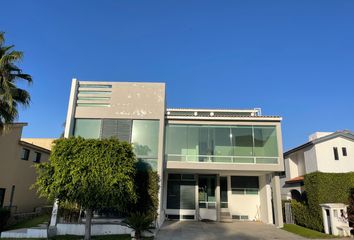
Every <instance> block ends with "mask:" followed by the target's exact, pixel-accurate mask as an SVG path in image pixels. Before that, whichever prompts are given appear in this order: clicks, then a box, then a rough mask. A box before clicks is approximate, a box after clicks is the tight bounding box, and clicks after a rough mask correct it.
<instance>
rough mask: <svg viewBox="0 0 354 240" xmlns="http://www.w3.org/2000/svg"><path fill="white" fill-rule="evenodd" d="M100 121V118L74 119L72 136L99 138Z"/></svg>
mask: <svg viewBox="0 0 354 240" xmlns="http://www.w3.org/2000/svg"><path fill="white" fill-rule="evenodd" d="M101 122H102V121H101V120H100V119H76V120H75V130H74V136H75V137H78V136H80V137H83V138H100V133H101Z"/></svg>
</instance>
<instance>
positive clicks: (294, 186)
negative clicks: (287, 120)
mask: <svg viewBox="0 0 354 240" xmlns="http://www.w3.org/2000/svg"><path fill="white" fill-rule="evenodd" d="M284 165H285V172H284V173H285V174H284V175H282V176H281V179H280V181H281V187H282V198H283V199H284V200H285V199H291V198H297V197H298V196H299V194H300V193H301V192H302V191H303V190H304V175H305V174H308V173H312V172H328V173H346V172H353V171H354V133H353V132H351V131H348V130H342V131H337V132H316V133H314V134H312V135H310V136H309V141H308V142H306V143H304V144H302V145H300V146H298V147H296V148H293V149H290V150H288V151H286V152H285V153H284Z"/></svg>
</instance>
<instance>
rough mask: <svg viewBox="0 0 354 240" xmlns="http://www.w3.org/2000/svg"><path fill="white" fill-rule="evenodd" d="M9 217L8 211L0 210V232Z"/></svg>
mask: <svg viewBox="0 0 354 240" xmlns="http://www.w3.org/2000/svg"><path fill="white" fill-rule="evenodd" d="M10 216H11V212H10V210H9V209H6V208H0V232H1V231H2V230H3V229H4V228H5V226H6V224H7V221H8V220H9V218H10Z"/></svg>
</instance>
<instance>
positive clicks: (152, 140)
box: [132, 120, 159, 159]
mask: <svg viewBox="0 0 354 240" xmlns="http://www.w3.org/2000/svg"><path fill="white" fill-rule="evenodd" d="M158 142H159V121H158V120H133V128H132V143H133V146H134V151H135V154H136V155H137V157H138V158H148V159H149V158H150V159H157V152H158Z"/></svg>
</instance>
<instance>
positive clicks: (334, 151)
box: [333, 147, 339, 160]
mask: <svg viewBox="0 0 354 240" xmlns="http://www.w3.org/2000/svg"><path fill="white" fill-rule="evenodd" d="M333 154H334V160H339V155H338V148H336V147H334V148H333Z"/></svg>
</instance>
